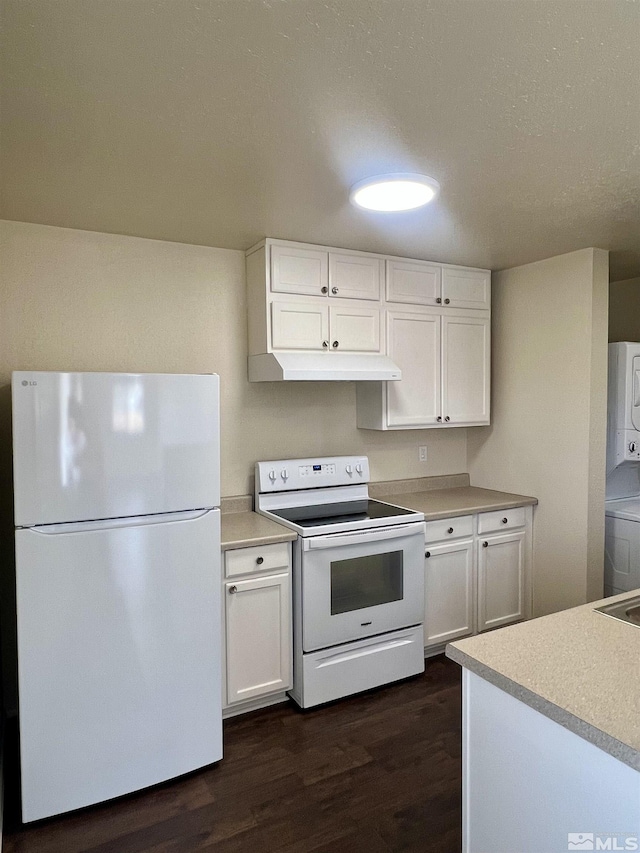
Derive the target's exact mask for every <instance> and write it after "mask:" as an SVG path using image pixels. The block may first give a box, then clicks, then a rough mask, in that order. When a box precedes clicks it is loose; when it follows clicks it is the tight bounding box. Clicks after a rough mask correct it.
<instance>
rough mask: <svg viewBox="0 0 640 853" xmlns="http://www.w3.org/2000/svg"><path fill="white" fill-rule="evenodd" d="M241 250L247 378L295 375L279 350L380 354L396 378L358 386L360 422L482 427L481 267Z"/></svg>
mask: <svg viewBox="0 0 640 853" xmlns="http://www.w3.org/2000/svg"><path fill="white" fill-rule="evenodd" d="M246 257H247V302H248V310H249V318H248V319H249V323H248V327H249V328H248V331H249V375H250V378H251V379H252V381H272V380H274V381H275V380H276V379H283V378H294V377H291V376H287V377H285V376H284V375H282V373H281V372H280V373H279V372H278V371H279V370H280V371H282V370H283V368H282V367H281V362H282V360H283V358H282V356H283V355H284V354H286V353H287V351H288V352H289V353H300V354H301V355H302V354H303V353H305V352H306V353H315V352H318V351H324V352H326V353H327V355H330V354H331V353H336V354H344V356H345V357H344V358H343V359H337V358H336V359H335V360H334V364H336V365H338V364H344V363H345V362H348V361H349V360H350V359H352V360H354V361H353V363H355V361H356V360H357V356H362V357H365V356H366V355H367V354H375V355H383V356H387V361H388V362H389V364H390V366H391V368H392V369H391V370H390V369H389V368H385V370H382V369H381V372H382V374H383V375H384V376H385V377H386V376H390V378H392V379H394V380H395V381H389V382H382V381H381V382H377V381H373V380H371V379H370V378H369V381H368V382H358V383H357V385H356V394H357V401H358V403H357V423H358V426H359V427H361V428H363V429H379V430H387V429H422V428H425V427H455V426H479V425H483V424H488V423H489V379H490V337H491V328H490V308H491V273H490V271H489V270H482V269H471V268H466V267H458V266H451V265H448V264H438V263H434V262H430V261H422V260H413V259H410V258H395V257H389V256H387V257H385V256H382V255H376V254H372V253H369V252H357V251H351V250H348V249H337V248H333V247H328V246H312V245H307V244H304V243H293V242H288V241H285V240H273V239H271V238H268V239H266V240H263V241H262V242H261V243H259V244H258V245H256V246H254V247H253V248H251V249H249V250H248V252H247V256H246ZM349 353H351V354H352V355H348V354H349ZM286 357H287V358H288V359H289V360H290V361H291V360H292V359H294V357H293V356H290V355H287V356H286ZM303 357H304V358H307V360H308V356H303ZM278 359H280V361H278ZM383 361H384V360H383ZM327 364H328V365H329V364H331V362H330V361H327ZM394 365H397V367H399V368H400V371H401V373H402V378H401V379H399V380H398V379H396V376H397V371H396V372H394V370H395V368H394ZM356 373H357V371H356ZM369 376H370V374H369ZM305 378H307V377H305Z"/></svg>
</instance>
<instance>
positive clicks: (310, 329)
mask: <svg viewBox="0 0 640 853" xmlns="http://www.w3.org/2000/svg"><path fill="white" fill-rule="evenodd" d="M271 344H272V347H273V349H306V350H321V349H328V347H329V306H328V304H327V303H326V302H315V301H314V300H312V299H309V300H307V301H305V302H303V301H302V300H300V301H299V302H293V301H291V302H289V301H286V302H285V301H276V302H272V303H271Z"/></svg>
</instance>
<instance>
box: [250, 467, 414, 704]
mask: <svg viewBox="0 0 640 853" xmlns="http://www.w3.org/2000/svg"><path fill="white" fill-rule="evenodd" d="M368 481H369V462H368V459H367V458H366V457H365V456H342V457H330V458H322V459H290V460H283V461H277V462H258V463H257V464H256V510H257V511H258V512H260V513H262V514H263V515H265V516H267V517H268V518H272V519H274V520H275V521H278V522H279V523H280V524H284V525H286V526H287V527H290V528H292V529H293V530H295V531H296V532H297V533H298V539H297V540H296V541H295V542H294V547H293V597H294V606H293V615H294V679H293V681H294V685H293V690H292V691H291V693H290V695H291V696H292V697H293V699H294V700H295V701H296V702H297V703H298V705H300V706H301V707H302V708H309V707H313V706H315V705H319V704H321V703H323V702H329V701H331V700H333V699H339V698H341V697H343V696H348V695H349V694H352V693H357V692H359V691H361V690H367V689H369V688H371V687H377V686H379V685H381V684H387V683H389V682H392V681H397V680H398V679H401V678H406V677H408V676H410V675H416V674H418V673H419V672H423V671H424V641H423V629H422V621H423V616H424V515H423V514H422V513H420V512H415V511H414V510H409V509H405V508H404V507H397V506H393V505H391V504H387V503H383V502H381V501H376V500H371V499H370V498H369V492H368V486H367V483H368Z"/></svg>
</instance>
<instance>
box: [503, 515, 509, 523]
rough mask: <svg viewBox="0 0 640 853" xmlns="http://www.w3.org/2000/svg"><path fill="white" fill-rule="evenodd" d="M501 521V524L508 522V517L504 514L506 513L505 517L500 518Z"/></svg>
mask: <svg viewBox="0 0 640 853" xmlns="http://www.w3.org/2000/svg"><path fill="white" fill-rule="evenodd" d="M502 523H503V524H508V523H509V519H508V518H507V516H506V515H505V517H504V518H503V519H502Z"/></svg>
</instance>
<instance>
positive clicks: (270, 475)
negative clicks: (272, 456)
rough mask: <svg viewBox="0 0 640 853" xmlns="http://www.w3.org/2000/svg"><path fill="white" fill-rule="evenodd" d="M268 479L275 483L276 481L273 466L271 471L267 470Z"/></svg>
mask: <svg viewBox="0 0 640 853" xmlns="http://www.w3.org/2000/svg"><path fill="white" fill-rule="evenodd" d="M269 479H270V480H271V482H272V483H275V481H276V472H275V471H274V470H273V468H272V469H271V471H269Z"/></svg>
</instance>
